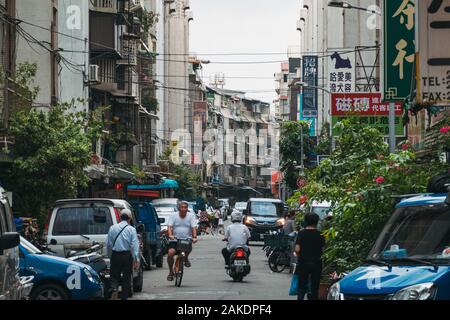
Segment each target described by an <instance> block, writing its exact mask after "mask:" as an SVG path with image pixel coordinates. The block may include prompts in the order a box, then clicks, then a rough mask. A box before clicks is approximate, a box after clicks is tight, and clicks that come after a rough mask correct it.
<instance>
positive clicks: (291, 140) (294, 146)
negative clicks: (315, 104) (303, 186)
mask: <svg viewBox="0 0 450 320" xmlns="http://www.w3.org/2000/svg"><path fill="white" fill-rule="evenodd" d="M302 128H303V147H304V152H303V153H304V155H306V156H304V163H305V166H307V165H308V160H307V155H308V154H309V152H310V150H312V146H313V142H312V139H311V138H310V136H309V125H308V123H307V122H305V121H295V122H294V121H292V122H285V123H284V124H283V126H282V128H281V139H280V154H281V165H282V171H283V173H284V177H285V181H286V183H287V185H288V186H289V187H290V188H291V189H292V190H295V189H297V184H296V181H297V178H298V172H299V171H298V169H296V168H295V166H296V165H300V159H301V144H302V139H301V136H302V132H301V131H302ZM295 163H297V164H295Z"/></svg>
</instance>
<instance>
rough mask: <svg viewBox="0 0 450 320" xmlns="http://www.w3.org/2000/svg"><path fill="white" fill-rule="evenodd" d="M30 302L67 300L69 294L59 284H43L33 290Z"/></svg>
mask: <svg viewBox="0 0 450 320" xmlns="http://www.w3.org/2000/svg"><path fill="white" fill-rule="evenodd" d="M30 297H31V299H32V300H69V298H70V297H69V293H68V292H67V290H66V289H65V288H63V287H62V286H61V285H59V284H53V283H49V284H43V285H40V286H38V287H36V288H35V289H33V291H32V293H31V295H30Z"/></svg>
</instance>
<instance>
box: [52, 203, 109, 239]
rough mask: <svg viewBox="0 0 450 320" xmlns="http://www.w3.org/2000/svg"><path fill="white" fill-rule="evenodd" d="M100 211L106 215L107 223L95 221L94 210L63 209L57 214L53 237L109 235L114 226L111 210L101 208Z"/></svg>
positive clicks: (80, 208)
mask: <svg viewBox="0 0 450 320" xmlns="http://www.w3.org/2000/svg"><path fill="white" fill-rule="evenodd" d="M98 210H99V211H100V212H101V213H102V214H105V216H106V222H104V223H98V222H96V221H94V209H93V208H82V207H79V208H76V207H73V208H61V209H59V210H58V212H57V213H56V219H55V223H54V226H53V235H55V236H68V235H80V234H87V235H89V234H91V235H92V234H107V233H108V231H109V228H110V227H111V225H112V219H111V214H110V211H109V208H107V207H101V208H98Z"/></svg>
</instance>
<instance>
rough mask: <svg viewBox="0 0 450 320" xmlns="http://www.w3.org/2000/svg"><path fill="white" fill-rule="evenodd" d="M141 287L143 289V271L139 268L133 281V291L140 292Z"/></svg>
mask: <svg viewBox="0 0 450 320" xmlns="http://www.w3.org/2000/svg"><path fill="white" fill-rule="evenodd" d="M143 287H144V269H143V268H142V267H140V268H139V273H138V276H137V277H136V278H134V279H133V291H134V292H141V291H142V289H143Z"/></svg>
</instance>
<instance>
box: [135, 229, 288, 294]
mask: <svg viewBox="0 0 450 320" xmlns="http://www.w3.org/2000/svg"><path fill="white" fill-rule="evenodd" d="M221 240H222V237H219V236H203V237H200V238H199V241H198V243H197V244H196V245H195V246H194V249H193V252H192V254H191V258H190V260H191V263H192V267H191V268H189V269H187V268H186V269H185V274H184V277H183V283H182V285H181V287H180V288H177V287H175V284H174V282H168V281H167V280H166V277H167V275H168V269H167V260H166V258H165V259H164V266H163V268H162V269H156V268H154V269H152V270H150V271H146V272H145V273H144V289H143V291H142V292H141V293H136V294H135V295H134V297H133V299H138V300H163V299H171V300H172V299H174V300H292V299H295V297H290V296H289V295H288V291H289V286H290V281H291V275H290V274H289V272H288V271H287V270H286V271H284V272H283V273H281V274H277V273H273V272H272V271H271V270H270V269H269V266H268V264H267V258H266V256H265V253H264V251H263V250H262V243H259V244H258V243H251V251H252V254H251V256H250V265H251V267H252V270H251V273H250V274H249V275H248V276H247V277H246V278H245V279H244V281H243V282H242V283H234V282H233V280H232V279H231V278H230V277H229V276H228V275H227V274H226V273H225V268H224V262H223V257H222V254H221V250H222V248H223V247H224V245H225V242H222V241H221Z"/></svg>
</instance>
